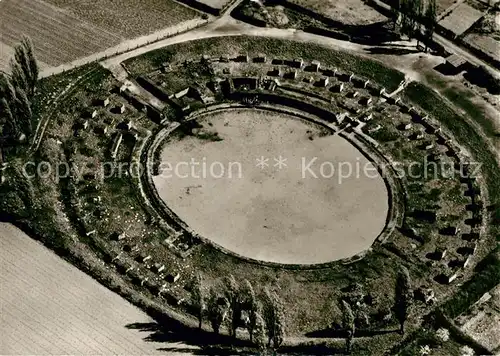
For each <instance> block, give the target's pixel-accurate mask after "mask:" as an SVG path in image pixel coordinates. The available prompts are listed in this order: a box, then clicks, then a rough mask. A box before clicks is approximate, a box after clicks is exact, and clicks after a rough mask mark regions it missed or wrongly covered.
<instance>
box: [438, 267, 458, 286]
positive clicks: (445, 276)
mask: <svg viewBox="0 0 500 356" xmlns="http://www.w3.org/2000/svg"><path fill="white" fill-rule="evenodd" d="M458 272H459V271H457V270H454V271H451V272H448V273H440V274H438V275H437V276H436V277H434V280H435V281H436V282H438V283H440V284H451V283H453V281H454V280H455V279H457V278H458Z"/></svg>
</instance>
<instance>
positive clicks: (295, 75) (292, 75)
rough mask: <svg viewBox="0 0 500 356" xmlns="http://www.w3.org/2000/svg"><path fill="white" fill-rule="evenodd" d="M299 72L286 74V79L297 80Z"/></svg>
mask: <svg viewBox="0 0 500 356" xmlns="http://www.w3.org/2000/svg"><path fill="white" fill-rule="evenodd" d="M297 76H298V72H297V71H296V70H291V71H289V72H287V73H286V74H285V79H292V80H295V79H297Z"/></svg>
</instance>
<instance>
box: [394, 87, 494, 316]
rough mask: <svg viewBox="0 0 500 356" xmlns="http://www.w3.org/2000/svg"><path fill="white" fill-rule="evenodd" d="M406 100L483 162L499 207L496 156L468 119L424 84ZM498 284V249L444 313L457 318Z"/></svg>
mask: <svg viewBox="0 0 500 356" xmlns="http://www.w3.org/2000/svg"><path fill="white" fill-rule="evenodd" d="M404 97H405V98H406V99H407V100H410V101H412V102H413V103H415V104H417V105H418V106H420V107H421V108H422V109H424V110H425V111H426V112H428V113H429V114H430V115H432V116H433V117H434V118H436V119H437V120H439V121H440V122H441V123H442V124H443V125H444V126H446V127H447V128H448V129H449V130H450V131H451V132H452V133H453V135H454V137H455V138H456V139H457V140H458V141H459V142H460V143H461V144H463V145H464V146H466V147H467V149H469V150H470V152H471V153H472V154H473V156H474V157H475V158H477V159H479V160H480V161H481V162H482V164H483V166H482V170H483V174H484V178H485V181H486V184H487V186H488V192H489V198H490V201H491V203H492V204H498V203H500V184H499V183H498V182H500V168H499V162H498V161H497V159H496V156H495V155H494V153H492V152H491V151H490V150H489V147H488V146H487V144H486V143H485V142H484V139H483V137H481V135H480V134H479V133H477V132H475V131H474V130H473V129H471V128H470V126H469V124H468V123H467V121H466V119H465V118H464V117H462V116H461V115H459V114H457V113H456V112H455V111H454V110H453V109H452V108H451V107H450V106H449V105H447V104H446V103H444V102H443V100H442V99H441V98H440V96H439V95H438V94H437V93H435V92H434V91H433V90H432V89H430V88H428V87H426V86H424V85H422V84H418V83H411V84H410V85H409V86H408V87H407V88H406V89H405V91H404ZM489 233H490V234H491V235H492V236H495V237H496V239H497V240H499V238H500V227H499V226H493V227H491V229H490V232H489ZM498 283H500V261H499V258H498V248H497V249H496V251H493V252H492V253H491V254H490V255H489V256H488V257H487V258H486V259H484V260H483V261H482V262H481V263H480V264H479V265H478V266H477V267H476V274H475V276H474V278H473V279H472V280H470V281H468V282H467V283H465V284H464V285H463V287H462V288H461V289H460V291H459V292H458V293H457V294H456V295H455V296H454V297H453V298H451V299H450V300H449V301H448V302H447V303H445V304H444V306H443V308H444V311H445V312H446V313H447V314H448V315H449V316H450V317H453V318H454V317H456V316H458V315H459V314H461V313H462V312H464V311H466V310H467V309H468V308H469V306H470V305H471V304H472V303H474V302H475V301H476V300H478V299H479V298H480V297H481V295H483V294H484V293H486V292H487V291H489V290H490V289H491V288H493V287H494V286H495V285H497V284H498Z"/></svg>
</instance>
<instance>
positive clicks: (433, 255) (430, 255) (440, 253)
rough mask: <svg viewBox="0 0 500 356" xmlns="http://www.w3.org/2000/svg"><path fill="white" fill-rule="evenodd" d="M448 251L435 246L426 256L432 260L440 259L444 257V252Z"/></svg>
mask: <svg viewBox="0 0 500 356" xmlns="http://www.w3.org/2000/svg"><path fill="white" fill-rule="evenodd" d="M447 253H448V250H447V249H443V248H437V249H436V250H434V251H433V252H429V253H428V254H427V255H426V257H427V258H428V259H430V260H434V261H441V260H442V259H443V258H445V257H446V254H447Z"/></svg>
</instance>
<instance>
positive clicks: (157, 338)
mask: <svg viewBox="0 0 500 356" xmlns="http://www.w3.org/2000/svg"><path fill="white" fill-rule="evenodd" d="M125 327H126V328H127V329H133V330H138V331H140V332H145V333H149V335H148V336H146V337H145V338H144V341H146V342H157V343H182V344H184V345H187V346H193V347H198V348H199V349H192V348H189V347H183V346H182V345H179V347H175V346H172V347H165V348H159V349H158V350H160V351H170V352H174V351H175V352H186V353H191V354H193V355H230V354H231V355H234V354H238V355H246V354H251V353H252V352H251V350H252V346H253V345H252V344H251V343H250V342H249V341H248V340H240V339H235V338H233V337H230V336H228V335H217V334H216V333H213V332H208V331H204V330H198V329H193V328H189V327H186V326H182V325H180V324H177V323H168V322H167V323H158V322H149V323H132V324H128V325H126V326H125ZM235 348H239V349H240V350H237V351H236V352H235ZM245 349H248V350H245ZM254 353H255V352H254Z"/></svg>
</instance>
